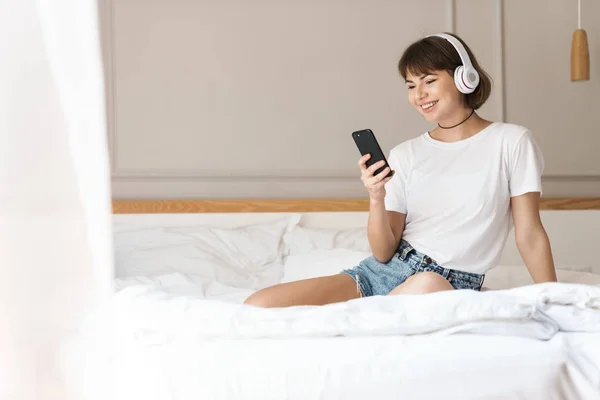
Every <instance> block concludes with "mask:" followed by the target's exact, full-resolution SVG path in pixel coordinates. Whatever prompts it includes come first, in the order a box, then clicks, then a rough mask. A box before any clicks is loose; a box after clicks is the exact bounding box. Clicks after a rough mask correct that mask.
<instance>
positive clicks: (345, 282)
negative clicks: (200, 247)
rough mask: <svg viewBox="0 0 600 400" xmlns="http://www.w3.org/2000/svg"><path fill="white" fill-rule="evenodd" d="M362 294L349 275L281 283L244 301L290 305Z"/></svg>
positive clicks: (340, 300) (333, 300) (271, 305)
mask: <svg viewBox="0 0 600 400" xmlns="http://www.w3.org/2000/svg"><path fill="white" fill-rule="evenodd" d="M358 297H360V293H359V292H358V291H357V289H356V283H355V282H354V280H353V279H352V278H351V277H350V276H348V275H346V274H337V275H331V276H323V277H319V278H311V279H303V280H300V281H295V282H288V283H280V284H277V285H274V286H270V287H267V288H264V289H261V290H259V291H257V292H255V293H253V294H252V295H250V296H249V297H248V298H247V299H246V300H245V301H244V303H245V304H251V305H255V306H259V307H290V306H300V305H324V304H329V303H339V302H342V301H348V300H351V299H355V298H358Z"/></svg>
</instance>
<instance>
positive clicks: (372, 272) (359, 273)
mask: <svg viewBox="0 0 600 400" xmlns="http://www.w3.org/2000/svg"><path fill="white" fill-rule="evenodd" d="M427 271H430V272H435V273H436V274H439V275H441V276H442V277H443V278H444V279H446V280H447V281H448V282H449V283H450V284H451V285H452V287H453V288H454V289H471V290H477V291H479V290H480V289H481V286H482V285H483V279H484V277H485V275H479V274H473V273H470V272H462V271H457V270H453V269H448V268H444V267H442V266H440V265H438V264H437V263H436V262H435V260H432V259H431V258H430V257H428V256H427V255H425V254H423V253H420V252H418V251H416V250H415V249H414V248H413V247H412V246H411V245H410V244H409V243H408V242H407V241H405V240H404V239H401V240H400V245H399V246H398V250H396V253H395V254H394V257H392V259H391V260H390V261H388V262H387V263H385V264H383V263H380V262H379V261H377V259H376V258H375V257H374V256H371V257H369V258H366V259H364V260H362V261H361V262H360V263H359V264H358V265H357V266H356V267H354V268H351V269H345V270H343V271H342V272H341V273H342V274H348V275H350V276H351V277H352V279H354V281H355V282H356V286H357V288H358V289H360V292H361V295H362V296H363V297H367V296H378V295H386V294H388V293H389V292H391V291H392V289H394V288H395V287H396V286H398V285H400V284H401V283H403V282H404V281H406V280H407V279H408V278H409V277H411V276H413V275H415V274H418V273H420V272H427Z"/></svg>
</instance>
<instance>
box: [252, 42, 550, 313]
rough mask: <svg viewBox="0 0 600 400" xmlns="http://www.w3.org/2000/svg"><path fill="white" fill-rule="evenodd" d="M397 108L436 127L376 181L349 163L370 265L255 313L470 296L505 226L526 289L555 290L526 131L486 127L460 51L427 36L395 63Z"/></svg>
mask: <svg viewBox="0 0 600 400" xmlns="http://www.w3.org/2000/svg"><path fill="white" fill-rule="evenodd" d="M398 67H399V71H400V74H401V76H402V77H403V78H404V79H405V81H406V86H407V89H408V90H407V91H408V100H409V102H410V103H411V104H412V105H413V106H414V107H415V109H416V110H417V111H418V112H419V113H420V114H421V115H423V117H424V118H425V119H426V120H427V121H430V122H435V123H437V124H438V127H437V128H436V129H434V130H433V131H431V132H425V133H423V134H421V135H419V136H417V137H416V138H414V139H410V140H407V141H405V142H402V143H400V144H399V145H397V146H396V147H394V148H393V149H392V150H391V152H390V154H389V157H388V162H389V165H390V167H391V169H392V170H394V172H395V173H394V174H393V175H392V176H391V177H387V174H388V172H389V171H388V169H387V168H386V169H384V170H383V171H382V172H380V173H379V174H377V175H375V174H374V171H376V170H377V168H379V167H380V165H379V164H378V163H375V164H373V165H372V166H370V167H369V168H367V167H366V165H365V163H366V161H367V159H368V155H365V156H363V157H362V158H361V159H360V160H359V166H360V169H361V179H362V181H363V183H364V185H365V187H366V189H367V191H368V193H369V199H370V201H369V219H368V238H369V243H370V245H371V250H372V252H373V255H372V256H371V257H369V258H367V259H365V260H363V261H361V262H360V263H359V264H358V265H356V266H354V267H353V268H349V269H345V270H343V271H340V274H338V275H334V276H327V277H322V278H314V279H308V280H304V281H297V282H291V283H284V284H279V285H275V286H272V287H269V288H265V289H263V290H261V291H258V292H256V293H254V294H253V295H252V296H250V298H248V299H247V300H246V302H247V303H249V304H254V305H261V306H287V305H297V304H325V303H328V302H337V301H344V300H349V299H352V298H355V297H362V296H373V295H388V294H391V295H394V294H400V293H429V292H436V291H441V290H456V289H470V290H480V288H481V285H482V283H483V280H484V277H485V273H486V272H487V271H489V270H490V269H491V268H494V267H495V266H496V265H497V264H498V262H499V260H500V256H501V252H502V249H503V248H504V244H505V243H506V239H507V236H508V233H509V231H510V229H511V228H512V225H513V222H514V226H515V232H516V238H517V246H518V248H519V251H520V253H521V256H522V257H523V260H524V261H525V263H526V264H527V267H528V269H529V272H530V274H531V276H532V278H533V280H534V282H546V281H555V280H556V274H555V270H554V263H553V258H552V253H551V250H550V244H549V241H548V237H547V235H546V231H545V229H544V227H543V226H542V222H541V220H540V215H539V210H540V194H541V191H542V185H541V175H542V171H543V169H544V158H543V155H542V153H541V151H540V148H539V147H538V146H537V144H536V142H535V140H534V138H533V135H532V133H531V132H530V131H529V129H527V128H525V127H523V126H518V125H514V124H507V123H499V122H493V121H487V120H484V119H483V118H481V117H480V116H479V115H478V114H477V113H476V110H477V109H478V108H480V107H481V106H482V105H483V104H484V103H485V101H486V100H487V99H488V97H489V95H490V88H491V81H490V78H489V77H488V75H487V74H486V73H485V71H484V70H483V69H482V68H481V67H480V66H479V64H478V63H477V61H476V59H475V57H474V56H473V54H472V52H471V51H470V50H469V48H468V47H467V46H466V44H465V43H464V42H463V41H462V39H460V38H458V37H456V36H454V35H451V34H444V33H442V34H436V35H432V36H428V37H426V38H423V39H421V40H419V41H417V42H415V43H413V44H411V45H410V46H409V47H408V48H407V49H406V50H405V52H404V54H403V55H402V58H401V59H400V61H399V63H398Z"/></svg>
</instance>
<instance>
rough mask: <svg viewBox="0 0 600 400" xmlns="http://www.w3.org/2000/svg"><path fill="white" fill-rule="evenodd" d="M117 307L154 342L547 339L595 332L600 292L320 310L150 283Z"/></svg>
mask: <svg viewBox="0 0 600 400" xmlns="http://www.w3.org/2000/svg"><path fill="white" fill-rule="evenodd" d="M182 279H184V278H182ZM176 280H177V276H175V277H173V276H171V277H170V281H171V282H173V281H176ZM183 284H184V283H183V282H182V285H183ZM115 301H116V303H115V305H116V310H117V315H118V317H119V324H118V326H119V328H120V330H121V333H122V334H125V335H133V336H131V337H132V338H135V340H136V341H142V342H147V343H152V344H158V343H167V342H173V341H177V340H202V339H210V338H221V339H223V338H231V339H233V338H236V339H250V338H294V337H296V338H297V337H332V336H382V335H416V334H452V333H477V334H483V335H503V336H507V335H508V336H522V337H529V338H535V339H541V340H547V339H550V338H551V337H552V336H553V335H554V334H555V333H556V332H559V331H565V332H570V331H571V332H598V331H600V287H599V286H592V285H583V284H567V283H545V284H538V285H528V286H524V287H520V288H515V289H508V290H492V291H485V292H475V291H467V290H464V291H462V290H461V291H447V292H439V293H433V294H427V295H402V296H374V297H369V298H362V299H356V300H351V301H348V302H343V303H335V304H329V305H325V306H300V307H289V308H276V309H264V308H259V307H254V306H249V305H244V304H240V303H233V302H225V301H221V300H214V299H206V298H203V296H195V295H191V294H188V295H183V294H179V293H169V292H168V291H166V290H164V289H161V288H160V287H158V286H156V285H152V284H139V285H132V286H128V287H125V288H123V289H121V290H120V291H119V292H118V293H117V295H116V297H115Z"/></svg>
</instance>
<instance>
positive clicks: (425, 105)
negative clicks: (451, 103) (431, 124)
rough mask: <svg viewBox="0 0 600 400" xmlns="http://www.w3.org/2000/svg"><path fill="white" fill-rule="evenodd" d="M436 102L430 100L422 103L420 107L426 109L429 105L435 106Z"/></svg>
mask: <svg viewBox="0 0 600 400" xmlns="http://www.w3.org/2000/svg"><path fill="white" fill-rule="evenodd" d="M436 104H437V101H432V102H430V103H426V104H423V105H422V106H421V107H422V108H423V109H424V110H427V109H428V108H431V107H433V106H435V105H436Z"/></svg>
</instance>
